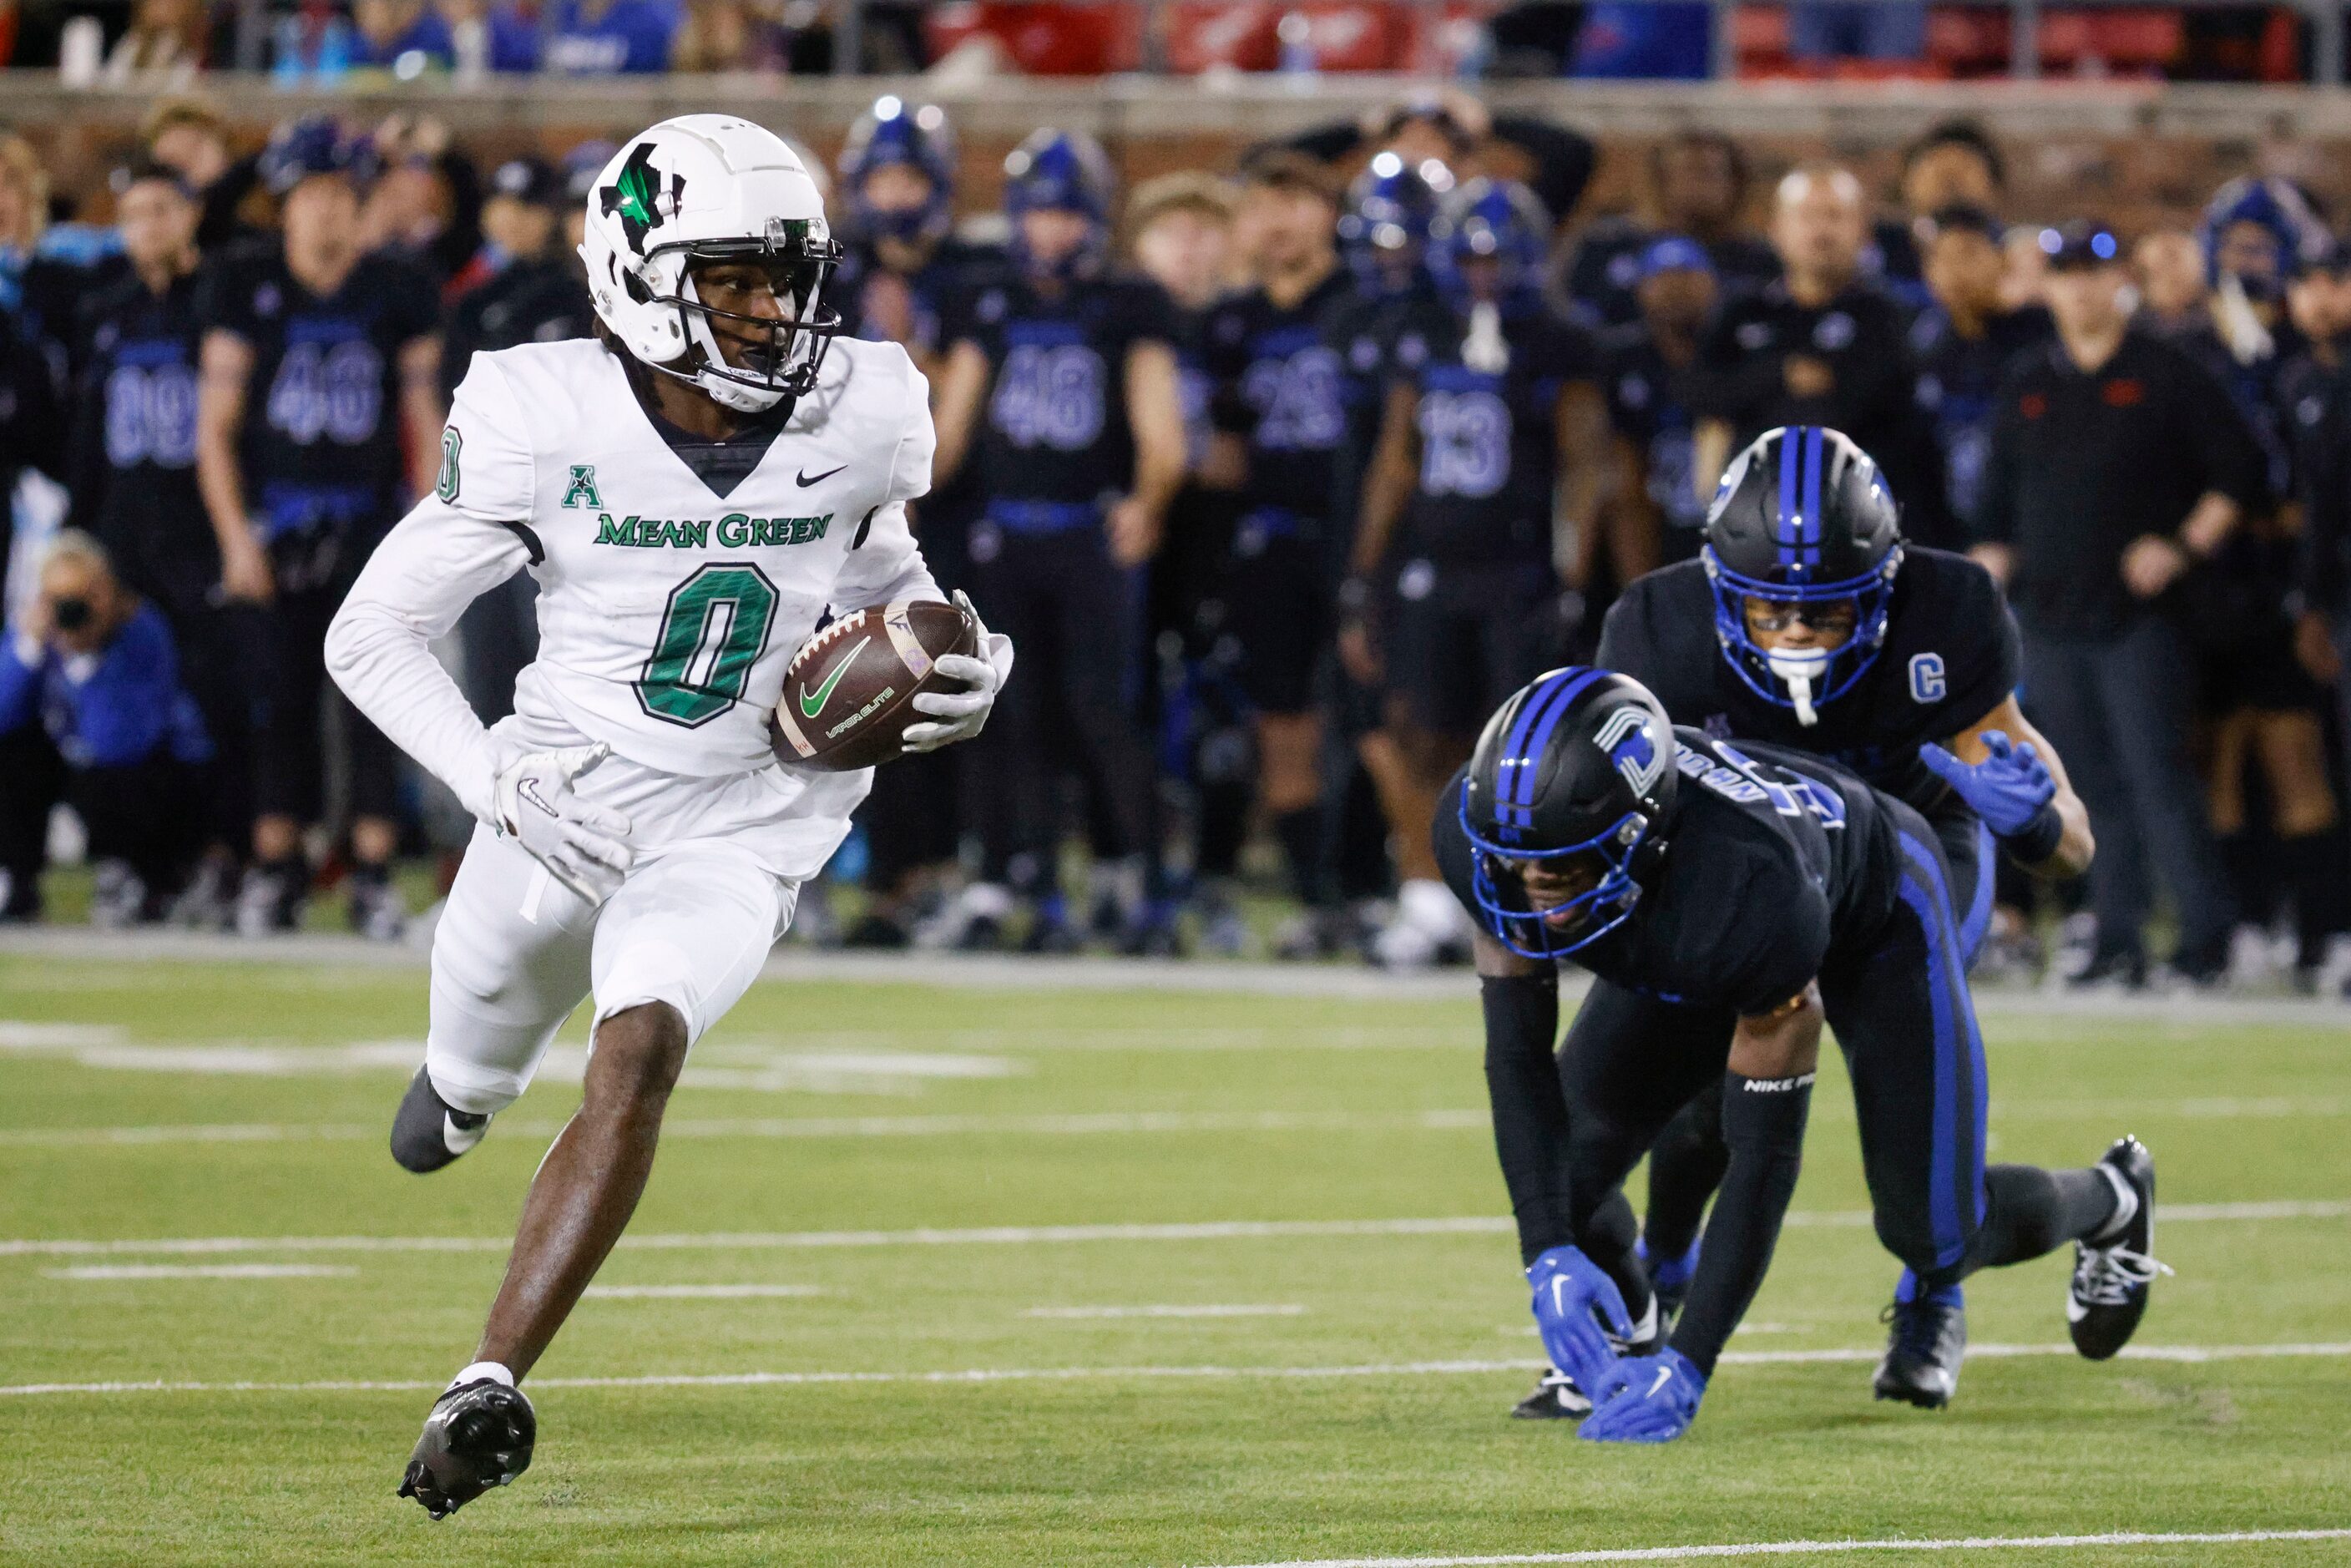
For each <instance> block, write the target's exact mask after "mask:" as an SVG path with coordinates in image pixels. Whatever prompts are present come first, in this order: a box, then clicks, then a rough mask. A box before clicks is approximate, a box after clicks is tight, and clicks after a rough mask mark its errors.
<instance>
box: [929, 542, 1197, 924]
mask: <svg viewBox="0 0 2351 1568" xmlns="http://www.w3.org/2000/svg"><path fill="white" fill-rule="evenodd" d="M973 546H974V548H973V550H972V563H971V585H972V586H971V593H972V600H973V602H974V603H975V604H976V605H977V608H978V610H979V612H980V614H981V616H982V617H983V618H984V619H986V621H987V624H988V628H989V630H991V631H995V632H1003V633H1005V634H1006V635H1007V636H1008V637H1010V638H1011V639H1012V645H1013V646H1014V647H1015V648H1017V649H1019V653H1020V663H1019V669H1018V670H1016V671H1015V672H1014V674H1013V677H1012V679H1011V680H1010V681H1008V682H1007V683H1006V684H1005V687H1004V693H1003V695H1001V696H999V697H998V699H997V703H996V710H995V712H994V713H993V714H992V715H990V716H989V718H988V721H987V729H985V730H984V731H982V732H981V734H980V737H979V738H978V739H977V741H974V742H973V743H972V745H971V747H970V748H969V752H970V754H969V755H968V756H967V757H966V758H963V759H962V775H963V784H964V789H965V791H966V792H965V796H964V800H965V807H966V810H965V821H967V823H968V824H969V825H970V826H971V827H972V828H973V829H974V830H975V831H977V834H978V836H979V841H980V846H981V867H980V874H981V877H982V880H984V881H988V882H1009V883H1013V884H1015V885H1016V886H1022V887H1026V888H1033V889H1035V890H1038V891H1046V890H1050V888H1051V887H1052V886H1053V885H1054V883H1055V876H1054V862H1055V860H1056V858H1057V856H1058V852H1059V850H1060V846H1061V831H1062V821H1061V772H1062V770H1063V768H1065V767H1074V768H1076V770H1077V771H1078V772H1079V773H1080V775H1081V777H1082V778H1083V779H1084V781H1085V785H1086V788H1087V789H1088V790H1089V791H1090V792H1091V801H1092V810H1090V812H1089V819H1090V821H1091V822H1092V826H1093V830H1094V833H1093V837H1094V841H1095V847H1096V849H1097V851H1098V852H1101V853H1102V854H1104V855H1107V856H1109V857H1111V858H1113V859H1123V858H1125V857H1127V856H1131V855H1138V854H1143V853H1145V852H1147V851H1149V850H1150V849H1151V848H1152V835H1153V831H1154V826H1153V825H1154V822H1155V819H1156V812H1155V809H1154V805H1155V802H1154V775H1153V768H1152V758H1151V747H1150V745H1149V742H1148V741H1147V740H1145V738H1144V734H1143V731H1142V728H1141V727H1140V726H1139V725H1138V724H1137V723H1136V720H1135V702H1134V694H1135V683H1136V681H1137V680H1138V679H1139V677H1140V671H1141V668H1142V657H1141V656H1142V653H1143V650H1142V648H1141V646H1140V642H1141V634H1142V614H1143V599H1142V584H1141V574H1140V573H1138V572H1134V571H1131V570H1127V569H1125V568H1123V567H1120V566H1118V565H1116V564H1115V563H1113V561H1112V560H1111V559H1110V551H1109V547H1108V544H1107V541H1106V540H1105V539H1104V538H1103V537H1102V530H1101V529H1100V528H1092V527H1087V528H1069V529H1064V530H1061V531H1058V532H1052V533H1019V532H1014V531H1012V530H1009V529H1001V530H999V529H994V528H990V529H988V530H987V538H985V541H984V542H983V539H982V538H981V537H980V534H979V531H978V530H975V537H974V540H973ZM983 558H985V559H983Z"/></svg>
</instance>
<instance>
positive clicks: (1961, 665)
mask: <svg viewBox="0 0 2351 1568" xmlns="http://www.w3.org/2000/svg"><path fill="white" fill-rule="evenodd" d="M1906 549H1907V553H1906V554H1905V555H1904V556H1903V559H1902V570H1901V572H1900V574H1899V575H1898V576H1896V579H1895V580H1894V595H1893V600H1892V602H1891V605H1890V607H1889V608H1888V610H1887V612H1886V645H1885V646H1884V647H1882V648H1880V649H1879V650H1878V653H1877V658H1876V661H1875V662H1873V663H1872V664H1871V665H1870V666H1869V668H1868V670H1867V671H1865V673H1864V674H1862V677H1861V679H1860V680H1858V681H1856V682H1855V684H1854V686H1853V689H1852V690H1850V691H1848V692H1846V693H1845V694H1844V695H1842V696H1840V697H1838V698H1837V699H1836V700H1835V701H1834V702H1832V703H1826V704H1823V705H1822V706H1821V707H1820V709H1819V710H1818V711H1819V716H1820V722H1819V723H1818V724H1816V725H1813V726H1811V727H1806V726H1803V725H1801V724H1799V723H1797V722H1796V714H1795V710H1794V709H1793V708H1786V707H1782V706H1779V705H1778V704H1776V703H1771V702H1766V701H1765V700H1764V699H1763V698H1762V697H1761V696H1759V695H1756V694H1755V692H1754V690H1753V689H1752V688H1750V686H1749V685H1747V683H1746V682H1744V681H1742V680H1740V678H1739V674H1738V673H1737V672H1736V671H1734V670H1733V669H1732V668H1731V667H1730V661H1729V659H1727V658H1725V657H1724V656H1723V653H1722V649H1721V646H1720V644H1719V643H1717V642H1716V641H1715V634H1714V589H1713V585H1712V584H1711V583H1709V582H1708V580H1707V576H1706V569H1705V567H1703V566H1702V565H1700V564H1699V563H1698V562H1697V561H1685V562H1683V563H1681V564H1680V565H1677V566H1669V567H1666V568H1664V569H1662V570H1657V571H1653V572H1651V573H1649V574H1648V575H1647V576H1646V577H1644V578H1641V579H1639V580H1637V581H1635V583H1634V584H1633V585H1632V586H1631V587H1630V588H1627V589H1626V590H1625V592H1624V594H1623V596H1622V597H1621V598H1619V599H1618V600H1617V601H1616V602H1615V604H1614V606H1613V607H1612V608H1611V609H1610V610H1609V612H1608V619H1607V621H1606V622H1605V623H1604V626H1603V627H1602V629H1601V632H1600V653H1599V656H1598V663H1599V664H1601V665H1602V666H1604V668H1607V669H1611V670H1618V671H1621V672H1623V673H1624V674H1628V675H1630V676H1632V677H1633V678H1634V679H1635V680H1636V681H1638V682H1640V683H1641V684H1642V685H1645V686H1647V687H1648V688H1649V690H1650V691H1651V692H1653V693H1655V694H1656V698H1657V701H1658V702H1659V703H1661V704H1663V705H1664V706H1665V710H1666V712H1667V715H1668V716H1670V717H1671V718H1672V719H1673V720H1674V722H1675V723H1677V724H1692V725H1698V726H1700V727H1703V728H1704V729H1705V731H1706V732H1707V733H1708V734H1709V735H1715V736H1721V737H1729V738H1733V739H1736V740H1739V741H1741V742H1744V741H1749V740H1755V741H1763V742H1767V743H1771V744H1776V745H1779V746H1782V747H1792V748H1793V749H1796V750H1801V751H1805V752H1811V753H1813V754H1815V755H1818V756H1822V757H1826V758H1831V759H1832V760H1834V762H1836V763H1837V764H1838V765H1839V766H1840V767H1842V768H1846V769H1848V770H1850V771H1851V772H1853V773H1855V774H1857V775H1858V776H1860V777H1861V778H1862V779H1865V780H1867V781H1868V782H1869V783H1870V784H1872V785H1874V786H1876V788H1878V789H1883V790H1885V791H1886V793H1887V794H1889V795H1892V796H1894V797H1895V798H1896V799H1897V800H1902V801H1904V802H1906V803H1907V804H1908V805H1909V806H1910V807H1911V808H1912V809H1913V810H1917V811H1919V812H1921V813H1923V814H1932V813H1934V812H1936V811H1938V810H1942V809H1944V808H1945V805H1946V802H1947V801H1949V800H1956V797H1952V796H1950V795H1949V790H1948V789H1946V787H1945V786H1944V784H1943V782H1942V781H1941V780H1940V779H1937V778H1936V777H1935V776H1934V775H1933V774H1932V773H1929V772H1928V771H1927V767H1926V765H1925V764H1924V763H1922V762H1920V761H1919V760H1918V747H1919V744H1920V743H1921V742H1922V741H1928V740H1931V741H1935V742H1937V743H1938V744H1940V743H1942V742H1945V741H1948V740H1949V738H1950V737H1952V736H1954V735H1957V734H1959V732H1960V731H1961V730H1964V729H1968V728H1970V727H1972V726H1974V725H1975V724H1976V723H1977V722H1978V721H1979V720H1980V719H1981V718H1982V717H1983V716H1985V715H1986V714H1988V713H1990V712H1991V710H1992V709H1993V708H1995V707H1998V706H2000V704H2001V700H2002V699H2004V698H2005V697H2007V696H2008V695H2010V694H2011V692H2013V691H2014V690H2015V689H2016V684H2017V679H2018V674H2019V668H2020V664H2021V655H2020V653H2019V651H2018V638H2017V632H2016V621H2015V618H2014V617H2013V616H2011V614H2010V613H2009V611H2008V606H2007V605H2006V604H2004V603H2003V602H2001V596H2000V590H1999V588H1998V587H1996V586H1995V585H1994V584H1993V582H1992V580H1991V573H1989V572H1987V571H1985V570H1984V569H1983V568H1981V567H1980V566H1978V565H1977V564H1976V563H1975V562H1973V561H1971V560H1969V559H1967V558H1966V557H1964V556H1956V555H1949V554H1946V553H1945V552H1943V551H1941V550H1937V549H1926V548H1924V547H1921V546H1917V545H1912V546H1908V547H1906Z"/></svg>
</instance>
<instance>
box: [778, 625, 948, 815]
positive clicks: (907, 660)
mask: <svg viewBox="0 0 2351 1568" xmlns="http://www.w3.org/2000/svg"><path fill="white" fill-rule="evenodd" d="M978 650H979V625H978V623H977V622H975V621H974V620H973V619H972V618H971V617H970V616H969V615H967V614H965V613H964V612H963V611H961V610H960V609H958V608H956V606H955V605H952V604H941V603H939V602H937V601H935V600H921V601H907V600H901V601H899V602H897V603H895V604H886V605H885V604H877V605H874V606H872V608H870V609H866V610H856V611H852V612H850V613H848V614H846V615H843V616H841V618H840V619H838V620H836V621H834V622H832V623H831V625H829V626H826V627H825V628H824V629H823V630H822V631H820V632H818V633H817V634H816V635H815V636H813V637H811V638H810V639H809V640H808V643H806V645H805V646H803V647H802V648H801V649H800V651H799V653H795V654H793V655H792V663H791V667H790V668H789V669H788V670H786V671H785V672H784V700H783V701H782V702H781V703H780V704H778V706H777V708H776V714H775V719H774V727H775V746H776V756H777V757H778V758H779V759H781V760H782V761H785V762H789V763H790V764H792V765H793V766H794V767H796V768H815V769H817V770H818V771H819V772H823V773H846V772H848V771H849V770H850V769H852V768H872V767H875V766H877V765H879V764H881V763H884V762H887V761H889V760H890V759H891V758H893V757H896V756H898V755H899V754H900V747H901V745H902V737H904V735H905V732H906V727H907V726H908V725H911V724H920V723H923V722H925V720H926V719H927V718H928V717H929V715H927V714H925V713H923V712H922V711H921V710H919V709H918V708H916V707H915V706H914V694H915V693H917V692H923V691H933V690H938V691H958V692H959V691H962V690H964V689H965V688H964V686H963V685H962V683H961V682H957V681H948V680H945V679H943V678H941V677H940V676H939V674H937V672H936V670H935V664H936V661H937V660H939V659H940V658H941V657H943V656H945V655H946V654H948V653H977V652H978Z"/></svg>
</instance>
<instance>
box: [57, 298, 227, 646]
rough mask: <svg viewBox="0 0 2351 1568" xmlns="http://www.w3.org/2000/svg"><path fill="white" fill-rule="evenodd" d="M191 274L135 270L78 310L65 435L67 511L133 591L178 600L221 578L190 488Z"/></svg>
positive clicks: (194, 338) (194, 329)
mask: <svg viewBox="0 0 2351 1568" xmlns="http://www.w3.org/2000/svg"><path fill="white" fill-rule="evenodd" d="M200 337H201V331H200V329H199V328H198V325H197V321H196V280H195V279H194V277H182V278H178V279H175V280H174V281H173V282H172V286H171V287H169V288H167V289H165V290H164V291H163V292H162V294H160V295H159V294H157V293H155V292H154V291H153V290H152V289H150V288H149V287H147V285H146V284H144V283H142V282H141V281H140V280H139V279H138V278H136V277H131V278H127V279H125V280H123V281H122V282H120V283H118V284H117V285H115V286H114V287H111V288H109V289H106V290H104V291H103V292H101V293H99V294H98V295H96V296H95V297H93V298H91V299H90V300H89V301H88V302H87V304H86V305H85V306H84V308H83V314H82V332H81V336H80V344H79V348H78V351H77V352H76V354H75V358H74V382H75V385H74V394H75V395H74V414H73V427H72V434H71V435H70V437H69V448H70V453H71V457H70V462H71V466H72V479H71V480H70V482H69V483H70V487H71V489H72V492H73V520H74V524H75V526H76V527H78V528H84V529H86V530H88V531H89V532H90V533H92V534H95V535H97V536H98V537H99V538H101V539H103V540H104V541H105V542H106V545H107V548H108V549H110V550H112V551H113V552H114V556H115V559H116V563H117V565H118V566H120V569H121V570H122V573H123V576H124V578H125V579H126V580H129V581H130V583H131V586H133V587H135V588H137V589H138V590H139V591H141V592H142V593H147V594H151V595H161V596H163V597H165V598H166V599H167V600H169V601H178V600H180V599H182V598H183V597H184V596H185V594H186V592H187V591H188V589H189V588H190V585H192V584H193V583H195V582H197V581H199V580H201V581H203V582H205V583H210V582H214V581H217V580H219V577H220V556H219V550H218V548H217V547H216V546H215V545H214V541H213V532H212V526H211V524H210V522H209V521H208V520H207V518H206V517H205V515H204V501H203V497H201V496H200V495H199V494H198V493H197V490H196V468H195V464H196V361H197V344H198V341H199V339H200Z"/></svg>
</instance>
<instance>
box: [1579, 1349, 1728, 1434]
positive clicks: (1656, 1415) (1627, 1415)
mask: <svg viewBox="0 0 2351 1568" xmlns="http://www.w3.org/2000/svg"><path fill="white" fill-rule="evenodd" d="M1584 1387H1585V1388H1587V1389H1591V1388H1592V1387H1593V1385H1591V1384H1588V1383H1587V1384H1585V1385H1584ZM1705 1397H1706V1375H1705V1374H1704V1373H1702V1372H1700V1371H1699V1370H1698V1367H1697V1365H1696V1364H1694V1363H1692V1362H1691V1360H1690V1358H1689V1357H1687V1356H1686V1355H1684V1354H1682V1353H1681V1352H1680V1351H1677V1350H1674V1349H1671V1348H1667V1349H1666V1350H1661V1351H1659V1352H1658V1353H1657V1354H1655V1355H1628V1356H1625V1357H1624V1358H1623V1359H1621V1360H1619V1361H1618V1362H1617V1363H1616V1364H1615V1365H1614V1366H1612V1367H1610V1368H1609V1369H1608V1371H1607V1375H1606V1379H1605V1386H1604V1387H1603V1388H1599V1389H1593V1394H1592V1414H1591V1415H1589V1416H1585V1417H1584V1418H1583V1426H1581V1427H1577V1428H1576V1434H1575V1435H1576V1436H1577V1437H1589V1438H1591V1439H1592V1440H1593V1442H1595V1443H1670V1442H1672V1441H1673V1440H1674V1439H1675V1438H1676V1437H1680V1436H1681V1435H1682V1434H1683V1433H1684V1432H1687V1431H1688V1430H1689V1425H1690V1423H1691V1422H1692V1421H1693V1420H1695V1419H1697V1417H1698V1401H1699V1400H1701V1399H1703V1398H1705Z"/></svg>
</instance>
